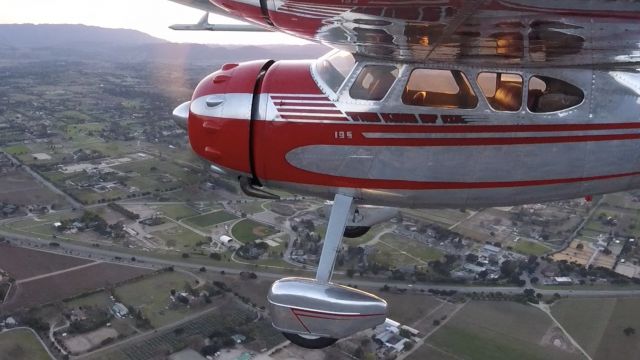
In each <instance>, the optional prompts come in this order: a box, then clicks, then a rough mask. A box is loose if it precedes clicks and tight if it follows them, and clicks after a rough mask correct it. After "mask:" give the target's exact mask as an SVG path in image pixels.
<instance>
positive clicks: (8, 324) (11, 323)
mask: <svg viewBox="0 0 640 360" xmlns="http://www.w3.org/2000/svg"><path fill="white" fill-rule="evenodd" d="M2 324H4V327H5V328H7V329H12V328H14V327H16V326H17V325H18V322H17V321H16V319H14V318H12V317H11V316H10V317H8V318H6V319H5V320H4V321H3V322H2Z"/></svg>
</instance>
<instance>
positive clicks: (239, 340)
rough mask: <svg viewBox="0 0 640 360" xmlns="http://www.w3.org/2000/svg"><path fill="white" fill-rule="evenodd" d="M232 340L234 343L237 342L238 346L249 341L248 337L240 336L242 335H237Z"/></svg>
mask: <svg viewBox="0 0 640 360" xmlns="http://www.w3.org/2000/svg"><path fill="white" fill-rule="evenodd" d="M231 338H232V339H233V341H235V342H236V344H242V343H243V342H245V341H246V340H247V337H246V336H244V335H240V334H235V335H233V336H232V337H231Z"/></svg>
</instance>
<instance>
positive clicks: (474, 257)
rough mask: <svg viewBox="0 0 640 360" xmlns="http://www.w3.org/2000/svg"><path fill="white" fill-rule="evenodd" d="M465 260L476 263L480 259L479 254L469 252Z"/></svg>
mask: <svg viewBox="0 0 640 360" xmlns="http://www.w3.org/2000/svg"><path fill="white" fill-rule="evenodd" d="M465 260H467V262H469V263H475V262H476V261H478V255H476V254H472V253H468V254H467V256H466V257H465Z"/></svg>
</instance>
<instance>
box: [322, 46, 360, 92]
mask: <svg viewBox="0 0 640 360" xmlns="http://www.w3.org/2000/svg"><path fill="white" fill-rule="evenodd" d="M355 64H356V60H355V59H354V57H353V55H351V54H350V53H348V52H344V51H333V52H331V53H329V54H327V55H325V56H324V57H322V58H320V59H319V60H318V62H317V63H316V71H317V74H318V77H319V78H320V80H322V81H323V82H324V83H325V84H326V85H327V86H328V87H329V88H330V89H331V90H332V91H333V92H337V91H338V89H339V88H340V85H342V83H343V82H344V79H345V78H346V77H347V75H349V73H350V72H351V69H353V67H354V66H355Z"/></svg>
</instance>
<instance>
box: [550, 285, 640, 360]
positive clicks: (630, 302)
mask: <svg viewBox="0 0 640 360" xmlns="http://www.w3.org/2000/svg"><path fill="white" fill-rule="evenodd" d="M639 306H640V300H638V299H631V298H630V299H626V298H625V299H623V298H620V299H563V300H561V301H559V302H558V303H556V304H555V305H554V306H553V307H552V312H553V315H554V316H555V317H556V319H557V320H558V321H559V322H560V323H561V324H562V325H563V326H564V327H565V328H566V329H567V331H568V332H569V333H570V334H571V336H572V337H573V338H574V339H575V340H576V341H577V342H578V343H579V344H580V345H581V346H582V347H583V348H584V349H585V351H587V353H589V354H590V355H591V356H593V357H594V358H595V359H610V360H618V359H633V358H637V355H638V354H640V342H639V341H638V339H637V336H636V335H633V336H626V335H624V333H623V330H624V329H625V328H627V327H632V328H634V329H636V331H637V330H638V329H640V313H638V311H637V309H638V307H639Z"/></svg>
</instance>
